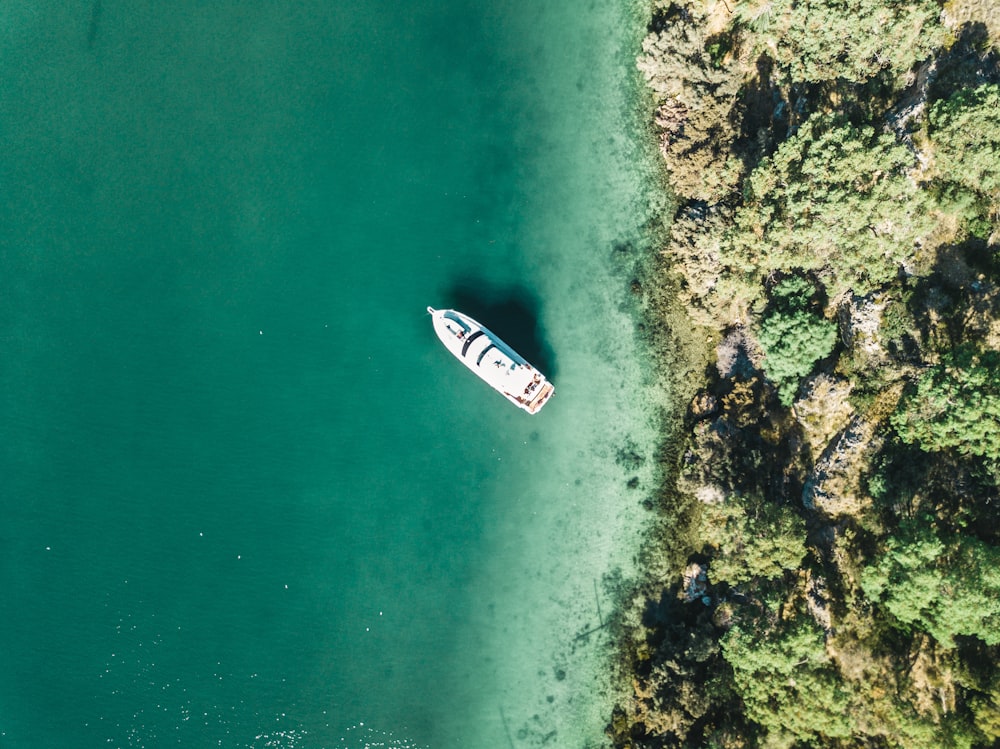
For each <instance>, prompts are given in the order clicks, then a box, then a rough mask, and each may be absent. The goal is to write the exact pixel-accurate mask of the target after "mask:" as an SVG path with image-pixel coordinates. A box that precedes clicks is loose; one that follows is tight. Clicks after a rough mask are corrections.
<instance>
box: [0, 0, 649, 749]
mask: <svg viewBox="0 0 1000 749" xmlns="http://www.w3.org/2000/svg"><path fill="white" fill-rule="evenodd" d="M635 5H636V6H641V3H639V2H636V3H635ZM633 14H635V17H633ZM639 18H641V7H633V4H632V3H631V2H625V3H622V2H620V1H618V0H593V1H592V2H589V3H580V2H579V1H578V0H439V1H438V2H427V1H426V0H425V1H424V2H410V1H409V0H393V2H388V0H356V2H354V3H343V2H342V3H336V2H319V1H318V0H302V1H300V2H295V3H284V2H281V3H279V2H261V1H258V0H253V1H250V2H248V1H247V0H240V2H235V1H234V0H228V1H221V2H220V1H215V2H193V1H191V0H183V1H182V2H177V3H163V2H155V3H153V2H144V1H143V0H140V1H139V2H133V3H124V2H121V1H120V0H86V1H82V0H81V2H70V3H66V2H55V1H54V0H6V2H4V3H2V4H0V508H2V517H0V601H2V606H3V609H2V615H0V650H2V652H3V654H4V656H3V660H2V661H0V664H2V665H0V746H3V747H11V748H13V749H22V748H24V747H30V748H35V747H43V748H44V747H60V748H64V747H65V748H69V747H81V748H84V749H88V748H89V747H105V746H115V747H131V746H145V747H163V746H185V747H213V746H221V747H265V746H268V747H292V746H295V747H303V748H304V749H314V748H317V747H360V746H392V747H403V746H408V747H409V746H413V747H431V748H432V749H460V748H461V749H465V748H469V749H495V748H500V749H503V747H510V746H513V747H516V748H517V749H521V747H534V746H543V745H544V746H547V747H570V748H572V749H576V748H577V747H584V746H601V745H602V729H603V726H604V723H605V722H606V721H607V719H608V716H609V713H608V709H609V708H608V701H607V700H608V693H607V688H606V683H605V682H606V679H605V678H604V677H603V674H604V672H605V661H604V659H605V658H606V657H607V654H608V642H607V638H606V635H605V633H604V631H603V630H598V631H597V632H596V633H594V634H591V635H589V636H583V637H580V636H579V635H580V633H582V632H585V631H587V630H589V629H591V628H595V627H599V626H600V623H601V622H603V621H605V620H606V618H607V615H608V612H609V610H610V607H611V605H612V594H613V585H612V584H611V583H610V582H609V580H613V578H614V576H615V575H617V574H622V575H625V576H627V575H628V574H630V570H631V564H632V562H631V560H632V556H633V553H634V547H635V539H636V536H637V534H638V533H639V532H640V529H641V523H642V521H643V511H642V510H641V506H640V505H641V500H642V498H643V497H644V496H645V493H646V492H648V491H650V490H651V488H652V487H651V482H652V466H651V463H652V460H651V456H652V451H653V449H654V446H655V440H656V435H655V426H656V423H655V418H654V412H655V405H656V402H657V398H660V397H662V393H660V392H659V391H658V389H657V388H656V387H655V385H654V384H653V383H652V382H651V381H650V380H649V378H648V373H647V372H645V371H644V370H645V366H646V365H645V364H644V360H643V356H642V350H641V347H639V346H638V345H637V343H636V341H635V336H634V328H635V320H634V319H633V318H632V317H631V313H630V311H629V307H628V304H629V302H628V297H629V295H628V292H627V287H628V281H629V280H630V277H631V276H630V273H631V272H632V271H631V264H632V263H633V262H634V259H635V256H636V255H637V254H638V253H637V250H638V249H640V248H641V247H642V246H643V241H644V240H643V235H642V227H643V225H644V224H645V222H646V221H647V219H648V217H649V215H650V211H651V210H652V209H651V208H650V207H649V206H648V205H647V204H646V201H645V198H644V193H643V184H644V179H645V178H646V175H645V174H644V170H643V164H644V152H643V150H642V149H641V148H639V147H638V146H637V143H638V140H639V138H638V135H637V134H636V127H635V122H637V121H638V120H637V119H636V118H635V115H634V102H633V98H634V97H635V90H634V84H635V78H634V76H635V74H634V65H633V63H632V58H633V57H634V54H635V51H636V49H637V45H638V40H639V36H640V35H641V33H642V22H641V20H638V19H639ZM629 248H631V249H629ZM428 304H430V305H433V306H436V307H442V306H456V307H460V308H462V309H463V310H465V311H467V312H469V313H471V314H473V315H474V316H477V317H480V318H481V319H482V321H483V322H485V323H487V324H488V325H490V326H491V327H492V328H494V329H495V330H497V331H498V332H500V333H501V334H505V335H506V336H507V337H508V338H509V339H510V341H511V342H512V343H514V344H515V345H516V346H517V347H519V348H520V349H521V351H522V353H525V354H527V355H528V356H529V358H533V359H534V360H535V361H536V363H538V364H540V365H542V366H543V367H544V368H545V369H546V370H547V372H548V373H549V374H550V376H551V377H552V379H553V380H554V381H555V382H556V386H557V395H556V397H555V399H554V400H553V401H551V403H550V404H549V405H548V406H546V408H545V410H544V411H542V412H541V414H539V415H538V416H536V417H531V416H528V415H527V414H524V413H522V412H520V411H518V410H516V409H514V408H513V407H512V406H510V405H509V404H507V403H506V402H505V401H504V400H503V399H502V398H500V397H499V396H497V395H495V394H493V393H492V392H490V391H489V390H488V389H487V388H486V387H485V385H483V384H482V383H480V382H479V381H478V380H476V379H475V378H473V377H472V376H471V375H470V374H469V373H468V372H466V371H465V370H464V369H463V368H462V367H461V365H460V364H458V363H457V362H456V361H454V360H453V359H451V358H450V356H449V355H448V354H447V353H446V352H445V350H444V348H443V347H441V346H440V344H439V343H438V342H437V340H436V338H434V335H433V332H432V330H431V327H430V323H429V320H428V318H427V316H426V315H425V313H424V308H425V307H426V306H427V305H428ZM623 450H624V451H626V452H628V451H632V452H635V453H637V454H638V456H639V457H640V459H637V460H633V459H626V460H622V459H621V453H622V451H623ZM633 477H637V478H638V479H639V487H638V488H636V489H628V488H626V483H627V481H628V480H629V479H631V478H633ZM380 742H381V743H380Z"/></svg>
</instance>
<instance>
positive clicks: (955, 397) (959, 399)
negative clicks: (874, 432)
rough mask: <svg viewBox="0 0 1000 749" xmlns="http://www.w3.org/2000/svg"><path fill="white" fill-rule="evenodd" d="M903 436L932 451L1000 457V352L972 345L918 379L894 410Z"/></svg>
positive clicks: (894, 416)
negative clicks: (976, 349) (971, 347)
mask: <svg viewBox="0 0 1000 749" xmlns="http://www.w3.org/2000/svg"><path fill="white" fill-rule="evenodd" d="M891 421H892V425H893V426H894V427H895V428H896V432H897V433H898V434H899V437H900V439H902V440H903V441H904V442H908V443H915V444H917V445H919V446H920V448H921V449H922V450H925V451H926V452H939V451H944V450H955V451H956V452H958V453H959V454H960V455H979V456H983V457H986V458H989V459H990V460H993V461H997V460H1000V353H998V352H996V351H988V352H985V353H978V352H976V351H974V350H972V349H970V348H968V347H966V348H962V349H959V350H958V351H956V352H954V353H952V354H950V355H948V356H946V357H944V359H943V361H942V362H941V364H939V365H938V366H935V367H931V368H929V369H928V370H927V371H925V372H924V373H923V374H922V375H920V377H919V378H918V379H917V382H916V386H915V388H914V389H913V391H912V392H910V393H909V394H908V395H907V396H906V397H904V398H903V400H902V401H901V403H900V406H899V409H898V410H897V411H896V413H895V414H893V416H892V418H891Z"/></svg>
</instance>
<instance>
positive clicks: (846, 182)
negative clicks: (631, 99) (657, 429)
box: [608, 0, 1000, 749]
mask: <svg viewBox="0 0 1000 749" xmlns="http://www.w3.org/2000/svg"><path fill="white" fill-rule="evenodd" d="M991 1H992V0H987V2H985V3H984V2H976V1H975V0H964V1H959V0H955V1H953V2H949V3H946V4H944V5H942V4H940V3H938V2H936V0H919V1H917V2H908V3H904V2H899V1H897V0H854V1H853V2H851V3H847V5H846V6H845V5H844V4H843V3H839V2H835V1H834V0H808V1H805V2H791V0H771V1H770V2H763V1H761V0H717V1H716V0H674V1H671V0H654V2H653V3H652V5H651V14H650V16H651V20H650V23H649V27H648V35H647V37H646V40H645V42H644V43H643V51H642V54H641V55H640V57H639V59H638V66H639V69H640V70H641V71H642V73H643V74H644V76H645V77H646V80H647V82H648V84H649V88H650V91H651V92H652V96H653V100H654V101H653V105H654V106H653V111H654V123H653V124H652V127H653V130H654V137H655V138H656V139H657V142H658V145H659V149H660V153H661V154H662V156H663V159H664V166H665V169H666V173H667V180H668V181H669V187H668V188H667V189H669V190H670V191H671V192H672V194H673V195H674V196H675V198H676V200H677V205H678V210H677V212H676V214H675V216H674V217H673V222H672V225H671V226H670V227H669V229H668V231H669V239H668V240H667V241H666V242H665V247H664V249H663V252H662V255H661V256H660V257H659V258H657V259H656V261H655V262H654V263H653V268H652V269H651V270H650V272H649V277H648V278H642V279H637V281H636V282H633V292H635V293H637V294H639V295H640V296H641V297H642V301H643V303H644V305H645V308H646V312H647V320H648V322H647V323H646V326H647V330H646V333H647V335H648V336H649V337H650V340H651V341H653V342H654V345H655V346H660V347H662V346H670V347H671V348H672V349H674V350H677V349H680V350H683V351H685V352H687V361H688V362H689V364H690V366H689V368H688V370H687V371H686V372H673V373H671V374H670V375H669V376H670V378H671V381H672V383H673V386H674V391H675V392H676V393H679V394H681V396H682V397H681V400H683V401H686V402H688V406H687V409H686V413H684V414H677V417H678V418H677V421H678V422H682V423H683V427H682V433H681V434H669V435H667V442H666V444H665V446H664V450H663V454H662V456H661V466H662V470H663V486H664V488H663V490H662V491H661V492H660V494H659V496H658V498H657V500H658V501H657V502H656V503H654V504H655V505H656V512H657V521H656V522H655V523H654V524H653V525H654V530H653V532H652V533H651V536H650V539H649V541H648V543H647V548H646V549H645V550H644V551H643V562H644V566H645V569H646V570H647V575H646V578H645V579H644V580H643V581H642V582H641V583H639V584H638V585H637V586H636V587H635V588H634V589H632V590H630V591H629V592H628V593H627V594H626V596H625V597H626V599H627V600H626V602H625V603H624V604H623V606H622V612H621V614H620V615H619V620H618V621H617V622H616V623H615V627H614V631H615V635H616V637H617V640H618V642H619V643H620V648H621V656H620V664H621V670H622V673H621V677H622V679H623V680H625V682H626V683H629V684H631V685H632V689H631V694H630V695H629V696H628V698H627V699H623V700H622V701H621V703H620V704H619V705H618V706H617V707H616V709H615V711H614V714H613V716H612V717H611V721H610V723H609V726H608V735H609V736H610V737H611V739H612V742H613V744H614V746H615V747H616V748H620V749H625V748H626V747H630V748H631V749H643V748H649V749H653V748H658V747H696V746H697V747H703V746H712V747H720V748H722V747H726V748H728V747H733V748H735V747H807V746H824V747H854V746H872V747H911V746H918V745H919V746H924V747H942V749H943V748H944V747H969V748H970V749H972V747H988V746H992V745H995V742H997V741H998V740H1000V667H998V664H1000V366H998V365H1000V178H998V177H997V175H998V174H1000V52H998V42H1000V28H998V26H997V21H996V20H995V19H997V18H1000V8H993V7H992V5H991ZM845 8H847V10H846V11H845ZM668 420H669V419H668Z"/></svg>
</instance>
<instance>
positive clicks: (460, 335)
mask: <svg viewBox="0 0 1000 749" xmlns="http://www.w3.org/2000/svg"><path fill="white" fill-rule="evenodd" d="M427 311H428V312H429V313H430V315H431V320H432V321H433V323H434V332H435V333H437V337H438V338H439V339H440V340H441V343H443V344H444V346H445V348H446V349H448V350H449V351H450V352H451V353H452V354H453V355H454V356H455V358H456V359H458V360H459V361H460V362H462V363H463V364H464V365H465V366H466V367H468V368H469V369H470V370H472V371H473V372H475V373H476V376H477V377H479V379H481V380H483V381H484V382H485V383H487V384H488V385H489V386H490V387H491V388H493V389H494V390H496V391H497V392H498V393H500V395H502V396H503V397H504V398H506V399H507V400H508V401H510V402H511V403H513V404H514V405H515V406H517V407H518V408H520V409H522V410H524V411H527V412H528V413H530V414H536V413H538V412H539V411H540V410H541V408H542V406H544V405H545V404H546V403H548V401H549V399H550V398H551V397H552V396H553V395H554V394H555V386H554V385H553V384H552V383H551V382H549V381H548V380H547V379H546V378H545V375H543V374H542V373H541V372H539V371H538V370H537V369H535V368H534V367H533V366H532V365H531V364H529V363H528V362H527V360H526V359H525V358H524V357H523V356H521V355H520V354H518V353H517V352H516V351H514V349H512V348H511V347H510V346H508V345H507V344H506V343H504V342H503V341H502V340H501V339H500V337H499V336H498V335H496V334H495V333H493V332H492V331H491V330H490V329H489V328H487V327H486V326H484V325H481V324H480V323H478V322H476V321H475V320H473V319H472V318H471V317H469V316H468V315H465V314H462V313H461V312H458V311H456V310H451V309H444V310H439V309H434V308H433V307H428V308H427Z"/></svg>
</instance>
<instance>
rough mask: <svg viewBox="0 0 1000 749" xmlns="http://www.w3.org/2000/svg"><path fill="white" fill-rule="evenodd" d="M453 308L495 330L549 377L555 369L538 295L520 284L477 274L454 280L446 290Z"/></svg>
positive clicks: (555, 365) (447, 300) (448, 301)
mask: <svg viewBox="0 0 1000 749" xmlns="http://www.w3.org/2000/svg"><path fill="white" fill-rule="evenodd" d="M445 301H446V302H447V304H448V305H449V306H451V307H452V308H454V309H456V310H458V311H460V312H463V313H465V314H467V315H469V316H470V317H473V318H475V319H476V320H477V321H478V322H479V323H481V324H483V325H485V326H486V327H487V328H489V329H490V330H492V331H493V332H494V333H496V334H497V335H498V336H500V338H502V339H503V340H504V341H505V342H506V343H507V344H509V345H510V346H511V347H512V348H513V349H514V350H515V351H516V352H517V353H519V354H520V355H521V356H523V357H524V358H525V359H527V360H528V361H529V362H530V363H531V364H532V365H534V366H535V367H537V368H538V370H539V371H541V372H542V373H543V374H544V375H545V376H546V377H548V378H549V379H555V376H556V374H557V372H558V367H557V362H556V357H555V353H554V352H553V351H552V347H551V346H550V345H549V341H548V337H547V335H546V334H545V331H544V330H543V329H542V327H541V323H540V322H539V309H540V308H541V305H540V303H539V301H538V298H537V297H536V296H535V295H534V294H533V293H531V292H530V291H528V290H527V289H526V288H524V287H523V286H511V285H507V286H500V285H498V284H495V283H492V282H490V281H487V280H486V279H483V278H481V277H478V276H473V275H469V276H465V277H462V278H458V279H456V280H455V281H453V282H452V283H451V285H450V287H449V288H448V289H447V290H446V292H445Z"/></svg>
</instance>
